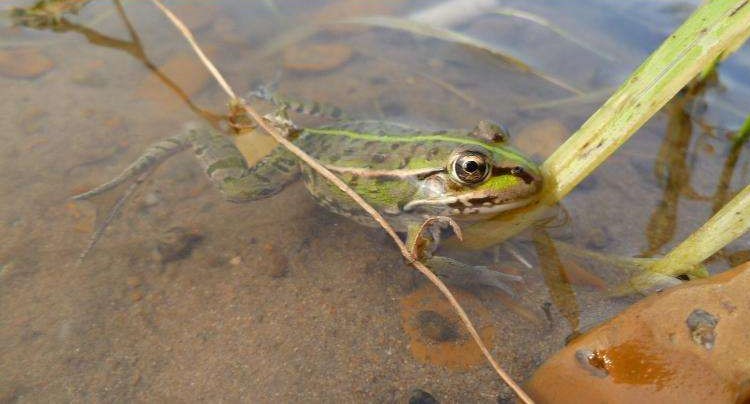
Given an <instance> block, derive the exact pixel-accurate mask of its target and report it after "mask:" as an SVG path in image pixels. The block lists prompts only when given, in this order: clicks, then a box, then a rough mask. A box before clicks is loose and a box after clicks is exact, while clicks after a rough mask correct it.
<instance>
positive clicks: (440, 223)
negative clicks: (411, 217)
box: [406, 216, 463, 261]
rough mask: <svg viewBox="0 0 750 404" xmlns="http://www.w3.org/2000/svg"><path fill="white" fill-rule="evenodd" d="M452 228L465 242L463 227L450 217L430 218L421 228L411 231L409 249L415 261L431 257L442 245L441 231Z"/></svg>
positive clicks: (408, 242) (408, 241)
mask: <svg viewBox="0 0 750 404" xmlns="http://www.w3.org/2000/svg"><path fill="white" fill-rule="evenodd" d="M445 226H450V227H451V229H453V232H454V233H456V237H457V238H458V239H459V240H463V232H462V231H461V227H460V226H459V225H458V223H456V221H455V220H453V219H451V218H450V217H448V216H428V217H427V218H426V219H425V221H424V222H422V224H421V225H419V227H414V228H413V229H409V235H408V240H407V246H406V247H407V248H408V249H409V252H410V253H411V257H412V259H414V260H417V261H419V260H421V259H423V258H426V257H429V256H431V255H432V253H433V252H434V251H435V249H436V248H437V245H438V244H439V243H440V230H442V229H443V228H444V227H445Z"/></svg>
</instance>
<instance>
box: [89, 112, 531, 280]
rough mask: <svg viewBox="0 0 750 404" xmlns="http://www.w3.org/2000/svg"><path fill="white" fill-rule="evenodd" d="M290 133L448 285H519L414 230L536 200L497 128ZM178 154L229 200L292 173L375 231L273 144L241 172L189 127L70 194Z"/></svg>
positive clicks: (231, 152)
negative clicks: (190, 155) (449, 253)
mask: <svg viewBox="0 0 750 404" xmlns="http://www.w3.org/2000/svg"><path fill="white" fill-rule="evenodd" d="M266 98H267V97H266ZM282 104H283V103H282ZM300 105H301V104H300ZM296 109H298V110H300V112H311V113H314V112H316V111H321V110H323V108H320V107H315V104H313V106H312V107H311V108H308V109H310V111H304V109H305V108H301V107H300V108H296ZM333 111H339V110H338V109H335V110H333ZM336 114H337V115H341V114H340V112H337V113H336ZM276 122H288V121H287V120H286V119H277V120H276ZM279 125H281V124H279ZM283 125H286V127H289V124H288V123H284V124H283ZM292 132H296V136H294V138H293V141H294V143H295V144H296V145H297V146H299V147H300V148H301V149H303V150H304V151H305V152H307V153H308V154H309V155H311V156H312V157H314V158H315V159H317V160H318V161H319V162H321V163H322V164H323V165H324V166H326V167H327V168H328V169H329V170H331V171H332V172H333V173H335V174H336V175H338V176H339V177H340V178H341V179H342V180H343V181H344V182H345V183H347V184H348V185H349V186H350V187H351V188H353V189H354V190H355V191H356V192H357V193H358V194H360V195H361V196H362V197H363V198H364V199H365V200H366V201H367V202H368V203H370V204H371V205H372V206H373V207H374V208H375V209H377V210H378V211H379V212H381V213H382V215H383V216H384V217H385V218H386V220H388V222H389V223H391V225H392V226H394V228H395V229H396V230H397V231H399V232H402V233H406V234H407V238H408V244H409V245H414V246H416V245H419V246H420V248H419V252H418V253H415V256H416V257H417V258H418V259H420V260H422V261H423V262H424V263H425V264H426V265H428V266H429V267H430V268H431V269H433V270H434V271H435V272H436V273H437V274H438V275H439V276H441V277H443V278H444V279H445V280H446V281H448V282H449V283H453V284H458V285H476V284H480V285H489V286H493V287H496V288H501V289H503V290H506V291H509V289H508V284H507V281H517V280H519V278H518V277H514V276H510V275H506V274H503V273H500V272H497V271H493V270H490V269H488V268H487V267H483V266H471V265H467V264H464V263H461V262H459V261H457V260H453V259H450V258H447V257H441V256H437V255H433V252H434V251H435V249H436V247H437V244H438V243H439V239H440V229H439V228H438V229H435V228H433V229H432V230H431V231H428V232H423V230H424V229H423V226H422V224H423V223H424V222H425V219H426V218H428V217H431V218H434V217H441V218H450V219H451V220H457V221H459V222H460V221H476V220H482V219H484V218H487V217H490V216H492V215H495V214H498V213H500V212H504V211H508V210H512V209H517V208H520V207H524V206H527V205H530V204H532V203H535V202H536V201H537V199H538V195H539V192H540V190H541V188H542V176H541V174H540V171H539V168H538V167H537V166H536V165H535V164H534V163H533V162H532V161H531V160H530V159H529V158H527V157H526V156H524V155H523V154H521V153H519V152H518V151H516V150H515V149H513V148H512V147H510V146H509V145H508V135H507V130H506V129H505V128H504V127H503V126H501V125H498V124H494V123H492V122H489V121H481V122H480V123H479V124H478V125H477V126H476V127H475V128H474V129H473V130H423V129H417V128H413V127H410V126H406V125H403V124H399V123H393V122H383V121H364V120H363V121H345V122H339V123H336V124H332V125H329V126H323V127H316V128H302V129H299V130H295V131H291V130H290V131H288V133H292ZM187 148H192V149H193V152H194V153H195V156H196V157H197V159H198V160H199V161H200V163H201V164H202V165H203V167H204V169H205V172H206V174H207V175H208V178H209V179H210V181H211V182H212V183H213V184H215V185H216V187H217V188H218V189H219V191H221V193H222V194H223V196H224V198H226V199H227V200H229V201H232V202H251V201H255V200H259V199H263V198H269V197H271V196H273V195H274V194H276V193H278V192H279V191H281V190H282V189H283V188H284V187H285V186H286V185H287V184H289V183H291V182H292V181H294V180H295V179H297V178H298V177H300V176H301V177H302V179H303V180H304V182H305V185H306V186H307V189H308V190H309V192H310V194H311V195H312V196H313V198H315V200H316V201H317V202H318V203H319V204H320V205H321V206H323V207H325V208H326V209H328V210H330V211H332V212H334V213H337V214H339V215H342V216H346V217H348V218H351V219H353V220H355V221H357V222H359V223H362V224H365V225H368V226H375V225H376V224H375V222H374V221H373V220H372V219H371V218H370V216H369V215H367V214H366V213H365V212H364V211H363V210H362V209H361V208H360V207H359V206H358V205H357V204H356V203H355V202H353V201H352V200H351V199H350V198H349V197H348V196H347V195H346V194H344V193H343V192H342V191H341V190H340V189H338V188H337V187H336V186H334V185H333V184H331V183H330V182H329V181H327V180H325V179H324V178H323V177H321V176H320V175H318V174H317V173H316V172H315V171H314V170H312V169H311V168H310V167H309V166H307V165H306V164H303V163H301V162H300V161H299V160H298V159H297V158H296V157H295V156H294V155H293V154H292V153H291V152H289V151H288V150H287V149H285V148H283V147H282V146H278V147H277V148H276V149H275V150H273V151H272V152H271V153H270V154H269V155H268V156H266V157H265V158H263V159H262V160H260V161H259V162H258V163H256V164H254V165H252V166H248V164H247V163H246V160H245V159H244V158H243V156H242V154H241V153H240V151H239V150H238V149H237V147H236V146H235V144H234V143H233V141H232V138H231V137H230V136H227V135H226V134H223V133H220V132H218V131H216V130H215V129H212V128H210V127H208V126H202V125H199V124H191V125H188V126H187V127H186V128H185V129H184V130H183V131H182V132H181V133H179V134H177V135H175V136H172V137H169V138H167V139H164V140H162V141H160V142H157V143H155V144H153V145H152V146H151V147H149V148H148V149H147V150H146V151H145V153H144V154H143V155H141V157H139V158H138V159H137V160H136V161H135V162H133V163H132V164H131V165H130V166H128V167H127V168H126V169H125V170H124V171H123V172H122V173H121V174H120V175H118V176H117V177H116V178H114V179H113V180H111V181H109V182H107V183H105V184H103V185H101V186H99V187H97V188H95V189H93V190H91V191H88V192H85V193H83V194H80V195H77V196H75V197H74V198H75V199H87V198H90V197H92V196H95V195H99V194H101V193H103V192H105V191H107V190H110V189H112V188H114V187H116V186H118V185H120V184H122V183H124V182H126V181H128V180H130V179H133V178H137V177H139V176H141V175H143V174H145V173H148V172H149V171H150V170H151V169H152V168H153V167H154V166H156V165H157V164H159V163H160V162H162V161H164V160H165V159H166V158H168V157H169V156H171V155H173V154H175V153H177V152H179V151H181V150H184V149H187ZM437 222H439V223H444V222H445V221H437ZM424 233H427V234H426V235H425V234H424Z"/></svg>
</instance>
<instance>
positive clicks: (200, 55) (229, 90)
mask: <svg viewBox="0 0 750 404" xmlns="http://www.w3.org/2000/svg"><path fill="white" fill-rule="evenodd" d="M151 1H153V3H154V4H155V5H156V7H159V9H160V10H161V11H162V12H163V13H164V15H166V16H167V18H169V20H170V21H172V23H173V24H174V25H175V27H177V29H178V30H180V32H181V33H182V35H183V36H184V37H185V39H187V41H188V43H189V44H190V46H192V47H193V50H194V51H195V53H196V54H197V55H198V58H200V60H201V62H203V64H204V65H205V66H206V69H208V71H209V72H211V74H212V75H213V76H214V78H215V79H216V81H218V82H219V85H220V86H221V88H222V89H224V92H225V93H227V94H228V95H229V97H230V98H232V99H233V100H234V99H237V96H236V95H234V91H232V87H229V83H227V82H226V80H224V76H222V75H221V73H219V69H217V68H216V66H214V64H213V63H211V61H210V60H209V59H208V57H206V55H205V54H204V53H203V51H202V50H201V48H200V47H199V46H198V43H197V42H196V41H195V37H193V33H192V32H190V30H189V29H188V27H187V26H186V25H185V24H183V23H182V21H180V19H179V18H177V16H176V15H174V14H172V12H171V11H170V10H169V9H168V8H167V7H166V6H164V4H161V1H159V0H151Z"/></svg>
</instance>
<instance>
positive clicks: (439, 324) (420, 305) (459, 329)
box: [401, 285, 495, 370]
mask: <svg viewBox="0 0 750 404" xmlns="http://www.w3.org/2000/svg"><path fill="white" fill-rule="evenodd" d="M454 294H455V295H456V298H457V299H458V300H460V301H461V305H462V306H463V307H464V309H466V310H467V312H468V313H469V317H471V318H472V320H474V321H475V322H476V323H477V324H478V327H477V328H478V330H479V335H480V336H481V337H482V340H483V341H484V343H485V344H486V345H487V347H488V348H489V349H490V350H491V349H492V347H493V343H494V337H495V335H494V334H495V332H494V329H493V328H492V327H490V326H488V325H483V324H487V323H489V312H488V311H487V309H485V308H484V306H482V303H481V302H480V301H479V300H478V299H477V298H476V296H474V295H472V294H470V293H467V292H462V291H459V290H456V291H454ZM401 319H402V325H403V327H404V331H406V334H407V335H408V336H409V340H410V341H409V349H410V350H411V354H412V355H413V356H414V358H416V359H417V360H419V361H421V362H424V363H430V364H433V365H439V366H445V367H447V368H449V369H457V370H461V369H468V368H471V367H472V366H475V365H478V364H480V363H484V356H483V355H482V351H480V350H479V346H477V344H476V343H475V342H474V340H473V339H472V338H471V336H470V335H469V334H468V332H467V331H466V329H465V328H464V326H463V323H461V320H460V319H459V318H458V317H457V315H456V314H455V312H454V311H453V308H452V307H451V305H450V303H448V302H447V300H446V299H445V298H444V297H443V295H442V294H441V293H440V292H439V291H438V290H437V289H436V288H435V287H434V286H432V285H425V286H423V287H421V288H419V289H417V290H416V291H414V292H412V293H411V294H409V295H408V296H405V297H404V298H403V299H402V300H401Z"/></svg>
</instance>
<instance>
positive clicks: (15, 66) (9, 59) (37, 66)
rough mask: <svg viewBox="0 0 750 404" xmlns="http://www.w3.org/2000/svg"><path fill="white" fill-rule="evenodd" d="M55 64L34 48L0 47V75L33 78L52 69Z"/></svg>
mask: <svg viewBox="0 0 750 404" xmlns="http://www.w3.org/2000/svg"><path fill="white" fill-rule="evenodd" d="M53 67H55V64H54V63H53V62H52V59H50V58H49V57H48V56H47V55H45V54H44V53H42V52H40V51H39V50H36V49H24V48H15V49H0V75H3V76H5V77H11V78H16V79H33V78H37V77H39V76H41V75H43V74H44V73H47V72H48V71H50V70H52V68H53Z"/></svg>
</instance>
